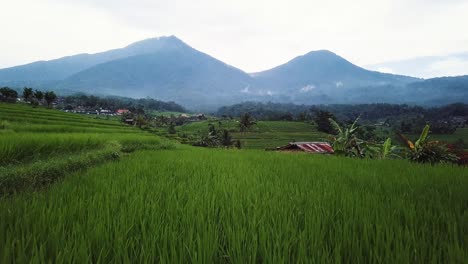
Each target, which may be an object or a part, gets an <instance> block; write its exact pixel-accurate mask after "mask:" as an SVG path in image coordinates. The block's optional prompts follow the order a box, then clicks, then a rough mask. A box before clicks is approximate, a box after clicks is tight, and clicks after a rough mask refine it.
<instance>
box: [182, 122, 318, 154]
mask: <svg viewBox="0 0 468 264" xmlns="http://www.w3.org/2000/svg"><path fill="white" fill-rule="evenodd" d="M208 124H213V125H215V127H216V128H217V129H227V130H229V131H230V132H231V133H232V137H233V138H234V139H239V140H240V141H241V142H242V146H243V148H247V149H266V148H275V147H278V146H282V145H286V144H288V143H289V142H292V141H323V140H324V139H325V138H326V135H325V134H323V133H321V132H318V131H317V129H316V127H315V126H314V125H312V124H310V123H304V122H289V121H259V122H257V124H256V125H255V126H253V127H252V129H251V130H250V131H249V132H245V133H240V132H239V124H238V122H237V121H235V120H223V121H221V123H218V121H203V122H195V123H190V124H187V125H183V126H180V127H177V131H178V132H179V134H186V135H199V134H206V133H207V132H208Z"/></svg>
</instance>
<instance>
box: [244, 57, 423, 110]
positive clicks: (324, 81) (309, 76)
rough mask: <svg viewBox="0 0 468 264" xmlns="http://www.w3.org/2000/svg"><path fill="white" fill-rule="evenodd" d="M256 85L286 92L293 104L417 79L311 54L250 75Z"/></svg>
mask: <svg viewBox="0 0 468 264" xmlns="http://www.w3.org/2000/svg"><path fill="white" fill-rule="evenodd" d="M252 76H253V77H254V78H255V80H256V84H257V85H258V86H259V87H263V89H268V90H269V91H270V92H271V94H281V93H287V94H289V95H290V97H291V99H292V100H293V101H295V100H297V99H305V98H307V99H309V98H310V97H317V96H319V95H321V96H322V97H327V96H333V95H334V94H340V93H342V92H343V90H346V89H352V88H355V87H368V86H385V85H394V86H402V85H405V84H407V83H410V82H414V81H419V80H420V79H417V78H413V77H407V76H402V75H393V74H386V73H380V72H375V71H369V70H366V69H363V68H361V67H358V66H356V65H354V64H352V63H350V62H349V61H347V60H345V59H343V58H342V57H340V56H338V55H336V54H335V53H333V52H330V51H327V50H320V51H312V52H309V53H307V54H305V55H303V56H299V57H296V58H294V59H293V60H291V61H289V62H287V63H285V64H283V65H280V66H278V67H275V68H273V69H270V70H267V71H263V72H258V73H253V74H252Z"/></svg>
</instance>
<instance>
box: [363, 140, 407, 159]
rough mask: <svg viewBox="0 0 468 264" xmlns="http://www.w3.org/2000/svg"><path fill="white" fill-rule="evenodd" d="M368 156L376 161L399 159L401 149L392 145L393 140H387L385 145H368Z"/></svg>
mask: <svg viewBox="0 0 468 264" xmlns="http://www.w3.org/2000/svg"><path fill="white" fill-rule="evenodd" d="M366 150H367V151H366V156H367V157H370V158H374V159H398V158H401V156H400V155H399V148H398V147H397V146H394V145H392V139H391V138H387V139H386V140H385V141H384V143H383V144H367V145H366Z"/></svg>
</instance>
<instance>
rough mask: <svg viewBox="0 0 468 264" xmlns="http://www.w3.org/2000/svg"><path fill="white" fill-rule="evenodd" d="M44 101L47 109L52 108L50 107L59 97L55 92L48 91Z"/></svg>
mask: <svg viewBox="0 0 468 264" xmlns="http://www.w3.org/2000/svg"><path fill="white" fill-rule="evenodd" d="M44 99H45V101H46V103H47V107H50V105H51V104H52V103H53V102H54V101H55V100H56V99H57V95H56V94H55V93H54V92H53V91H47V92H45V94H44Z"/></svg>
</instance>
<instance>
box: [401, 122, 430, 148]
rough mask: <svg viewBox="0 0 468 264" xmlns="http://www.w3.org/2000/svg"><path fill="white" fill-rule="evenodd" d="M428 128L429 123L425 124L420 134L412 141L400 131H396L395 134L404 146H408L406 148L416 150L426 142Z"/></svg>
mask: <svg viewBox="0 0 468 264" xmlns="http://www.w3.org/2000/svg"><path fill="white" fill-rule="evenodd" d="M429 129H430V127H429V125H426V126H425V127H424V128H423V130H422V132H421V135H420V136H419V138H418V139H417V140H416V142H414V143H413V142H412V141H411V140H409V139H408V138H407V137H405V136H404V135H403V134H401V133H397V135H398V137H399V138H400V139H401V140H402V141H403V143H404V144H405V145H406V147H408V149H410V150H411V151H418V150H419V149H420V148H421V147H422V146H423V145H424V144H425V143H426V141H427V136H428V135H429ZM434 142H436V141H434Z"/></svg>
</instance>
